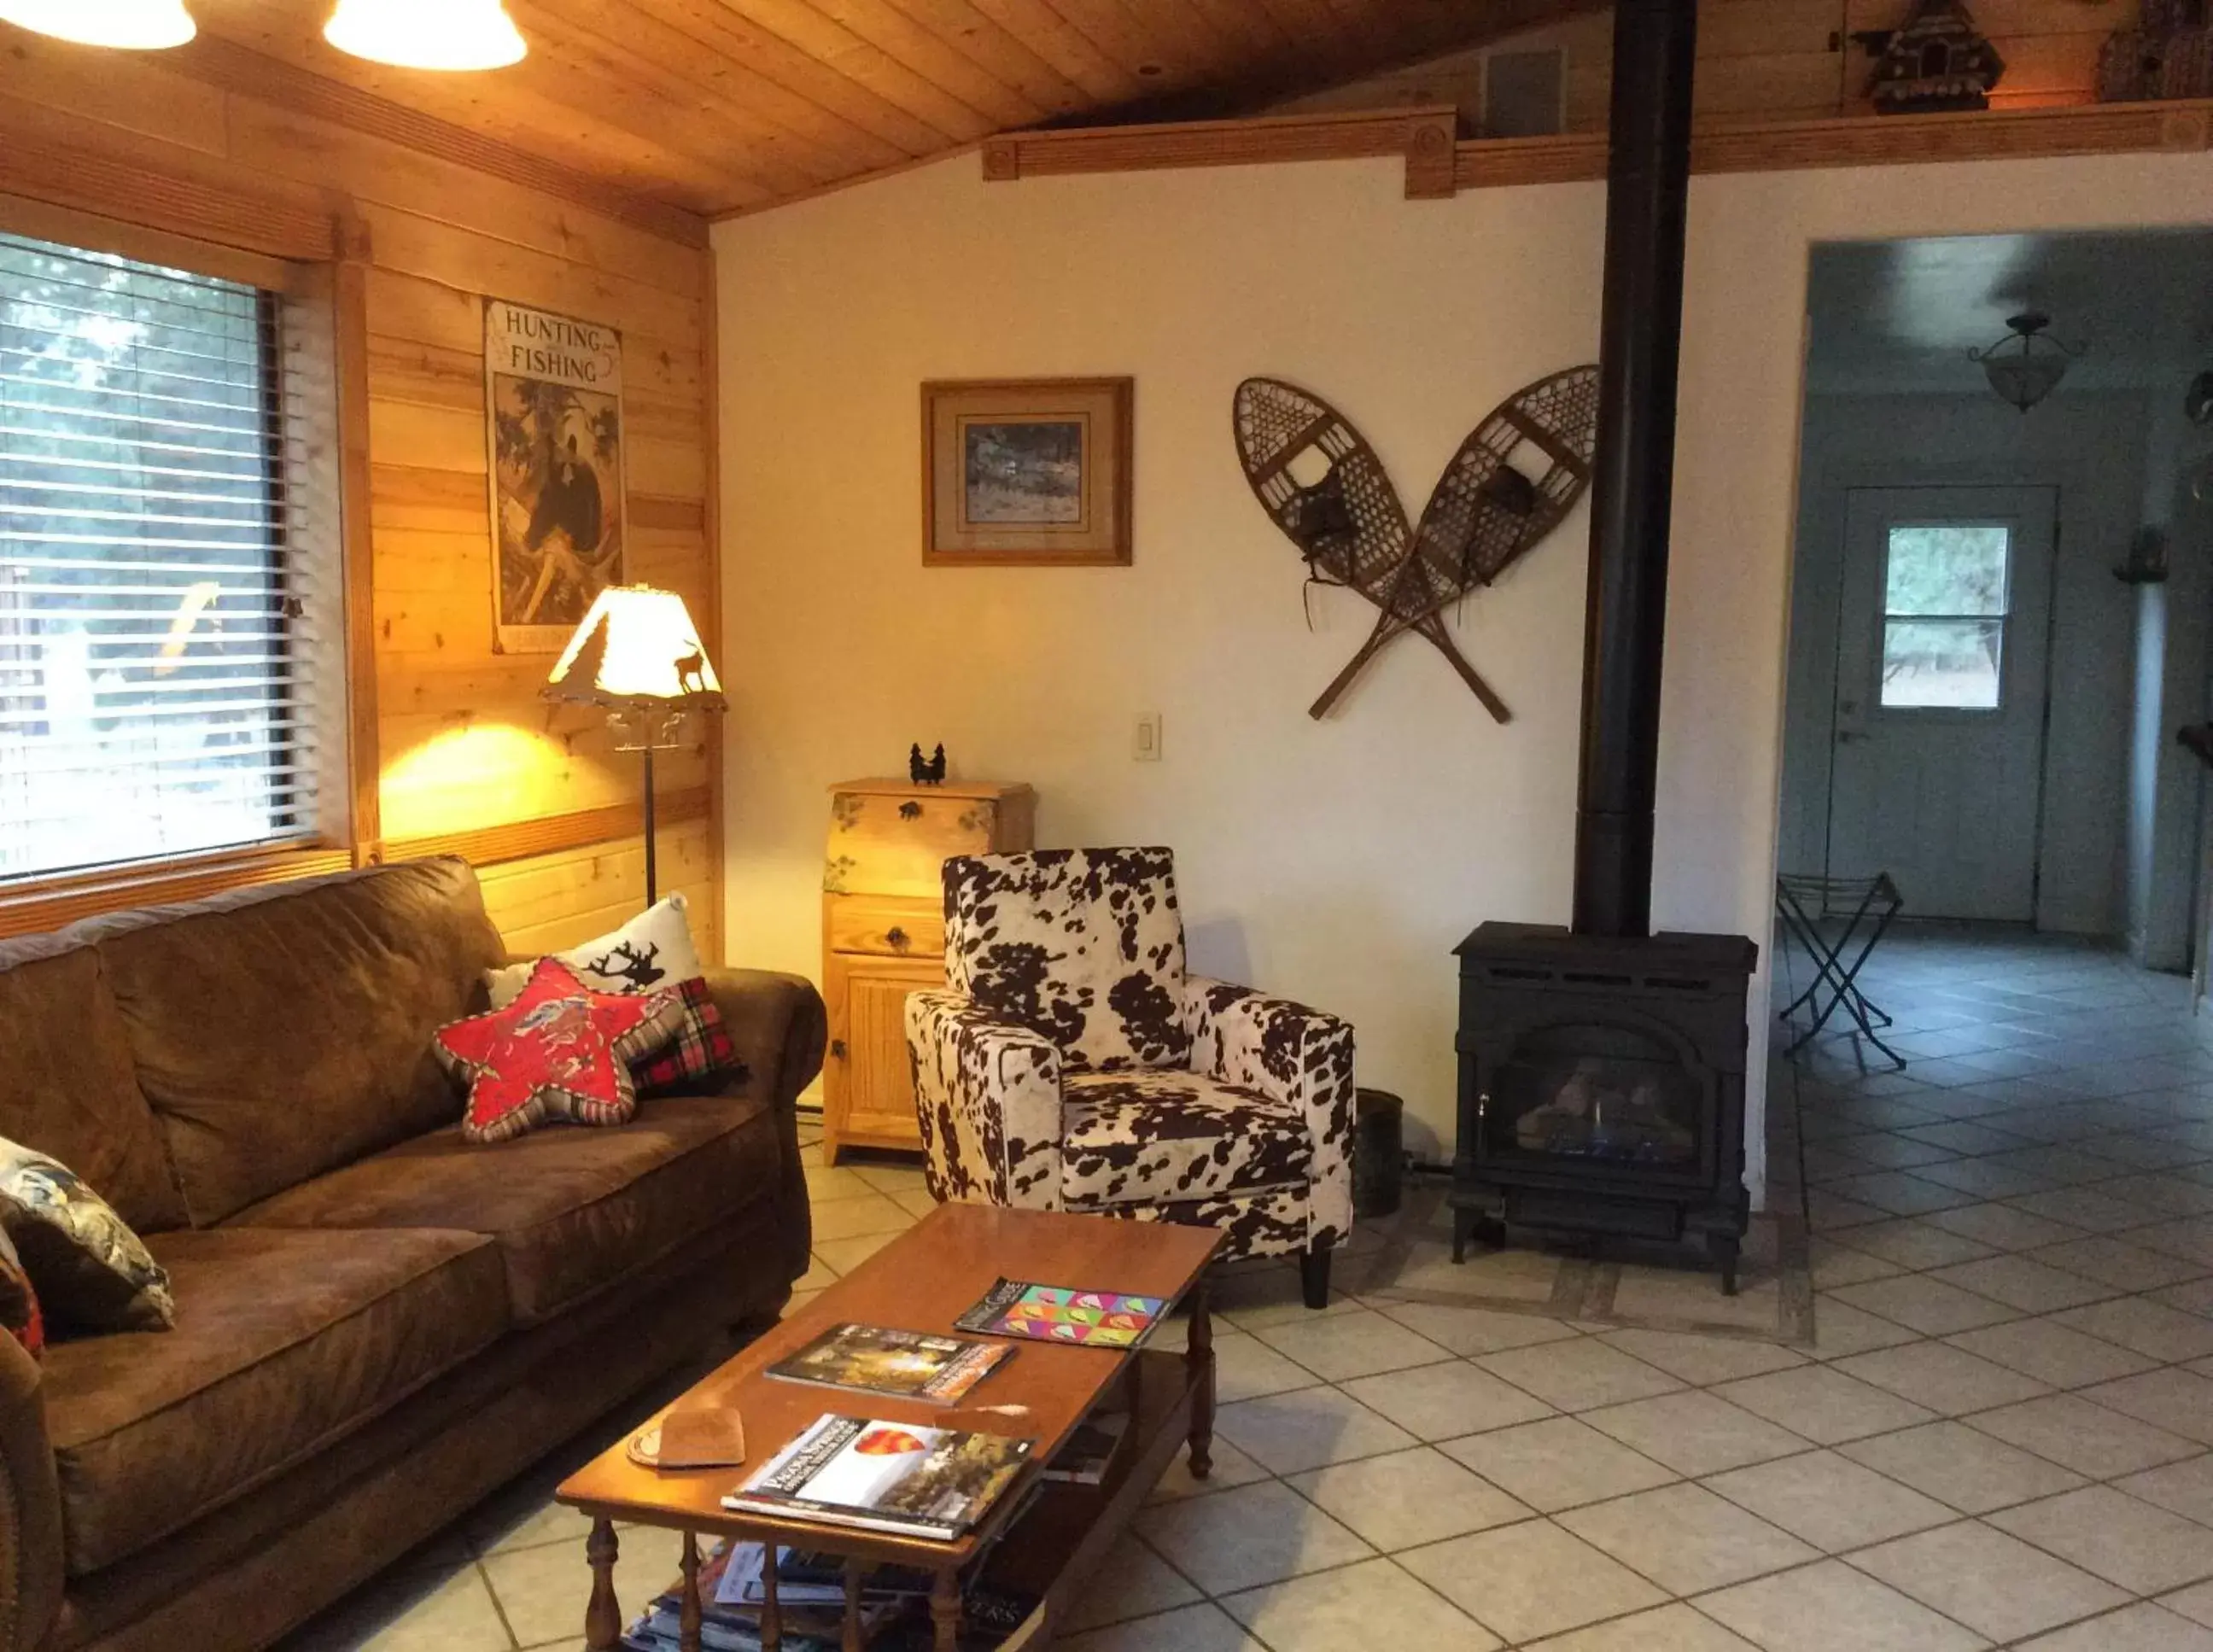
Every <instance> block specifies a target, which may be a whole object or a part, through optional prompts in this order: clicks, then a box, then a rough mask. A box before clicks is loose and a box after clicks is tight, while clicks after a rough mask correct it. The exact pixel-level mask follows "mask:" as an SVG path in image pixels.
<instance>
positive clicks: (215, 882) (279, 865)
mask: <svg viewBox="0 0 2213 1652" xmlns="http://www.w3.org/2000/svg"><path fill="white" fill-rule="evenodd" d="M353 864H354V856H353V852H352V851H351V850H346V849H318V848H295V849H277V850H259V851H256V852H254V853H252V854H247V855H238V854H230V855H223V856H210V857H207V858H204V859H201V860H197V861H171V862H168V863H163V864H162V865H160V866H158V867H142V868H138V869H125V870H120V871H119V870H117V869H113V868H111V869H107V870H105V871H101V872H94V873H88V874H85V875H81V876H77V877H63V878H58V879H57V878H41V879H40V880H39V881H38V882H37V883H36V885H35V886H32V887H25V888H23V889H21V890H19V891H16V892H15V893H5V894H0V939H5V938H8V937H10V936H19V935H41V934H44V933H45V932H46V931H47V930H58V929H63V928H65V927H67V926H68V925H70V924H74V923H76V922H77V921H78V920H79V919H81V918H87V917H98V916H99V915H100V914H101V913H102V912H114V911H127V910H129V909H130V908H132V907H137V906H165V905H170V904H172V903H174V902H177V901H186V900H198V899H203V898H204V897H205V896H208V895H216V894H222V893H224V892H225V891H227V890H230V889H247V888H252V887H255V886H257V885H259V884H265V883H286V882H290V881H291V880H293V879H294V878H312V877H320V876H322V875H326V874H328V873H332V872H345V871H351V869H352V868H353Z"/></svg>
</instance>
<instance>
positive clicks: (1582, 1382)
mask: <svg viewBox="0 0 2213 1652" xmlns="http://www.w3.org/2000/svg"><path fill="white" fill-rule="evenodd" d="M1476 1363H1477V1364H1478V1365H1480V1366H1481V1367H1482V1368H1483V1369H1484V1370H1486V1371H1488V1372H1490V1373H1491V1375H1493V1376H1499V1377H1503V1378H1505V1379H1506V1381H1509V1382H1510V1383H1512V1384H1513V1385H1514V1386H1515V1387H1517V1388H1525V1389H1527V1391H1528V1392H1529V1393H1533V1394H1535V1395H1536V1396H1537V1397H1538V1398H1539V1399H1542V1400H1545V1402H1546V1403H1548V1404H1550V1405H1556V1406H1558V1408H1559V1409H1560V1410H1562V1411H1588V1410H1590V1409H1591V1408H1592V1407H1594V1406H1597V1405H1619V1404H1621V1403H1622V1402H1623V1401H1625V1400H1631V1399H1648V1398H1649V1397H1650V1396H1651V1395H1654V1394H1661V1393H1672V1392H1673V1390H1675V1389H1677V1388H1680V1387H1682V1386H1683V1385H1682V1384H1681V1383H1680V1382H1678V1381H1676V1380H1675V1379H1674V1378H1673V1377H1671V1376H1669V1375H1667V1373H1666V1372H1665V1371H1662V1370H1661V1369H1659V1368H1658V1367H1657V1366H1652V1365H1647V1364H1646V1363H1645V1362H1643V1360H1640V1359H1632V1358H1631V1357H1630V1356H1628V1355H1627V1354H1625V1353H1623V1352H1622V1351H1621V1350H1619V1349H1616V1348H1609V1347H1607V1346H1606V1344H1604V1343H1602V1342H1599V1341H1597V1340H1595V1339H1594V1338H1582V1339H1581V1340H1579V1341H1576V1342H1553V1343H1544V1344H1539V1345H1538V1346H1537V1347H1534V1348H1514V1349H1509V1350H1506V1351H1504V1352H1503V1353H1497V1354H1485V1355H1484V1356H1481V1357H1479V1358H1478V1360H1477V1361H1476Z"/></svg>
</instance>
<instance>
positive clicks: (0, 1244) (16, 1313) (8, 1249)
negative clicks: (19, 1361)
mask: <svg viewBox="0 0 2213 1652" xmlns="http://www.w3.org/2000/svg"><path fill="white" fill-rule="evenodd" d="M0 1330H4V1331H6V1332H7V1333H8V1334H9V1336H11V1337H13V1338H15V1340H16V1341H17V1342H20V1343H21V1344H23V1351H24V1352H25V1353H27V1354H28V1355H29V1356H31V1357H32V1358H33V1359H36V1358H38V1357H39V1356H40V1355H41V1354H43V1353H45V1352H46V1320H45V1318H44V1316H42V1315H41V1314H40V1312H39V1293H38V1291H37V1289H35V1288H34V1286H33V1285H32V1283H31V1276H30V1275H29V1274H27V1273H26V1272H24V1271H23V1259H22V1258H21V1256H19V1255H17V1254H16V1253H15V1243H14V1241H11V1240H10V1239H9V1237H8V1230H7V1229H6V1228H0Z"/></svg>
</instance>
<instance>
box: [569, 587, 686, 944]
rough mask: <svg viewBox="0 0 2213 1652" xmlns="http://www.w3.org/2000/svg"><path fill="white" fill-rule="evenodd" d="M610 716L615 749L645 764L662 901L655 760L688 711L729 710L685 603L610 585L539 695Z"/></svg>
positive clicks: (649, 870)
mask: <svg viewBox="0 0 2213 1652" xmlns="http://www.w3.org/2000/svg"><path fill="white" fill-rule="evenodd" d="M540 692H541V693H543V694H544V695H545V696H546V698H547V699H549V700H576V701H581V702H582V703H583V704H587V705H597V706H601V707H604V708H605V709H606V711H607V724H608V727H610V728H613V730H614V735H615V749H616V750H617V751H619V752H641V753H644V757H645V904H646V905H649V906H650V905H653V903H654V902H655V900H656V899H659V898H660V889H659V887H658V880H657V879H656V877H655V866H654V842H653V839H654V822H653V753H654V752H655V749H656V748H659V749H662V750H667V749H668V748H669V747H674V745H675V744H676V743H677V739H676V737H677V734H678V731H679V730H680V728H681V727H682V725H683V722H684V715H685V713H686V712H687V711H694V710H715V711H719V710H722V709H724V707H725V706H726V705H727V704H728V702H727V701H725V700H724V699H723V698H722V685H721V684H720V683H718V682H716V680H715V668H714V667H713V666H711V665H710V664H708V663H707V649H706V647H705V645H704V644H703V643H701V642H700V640H699V628H698V626H696V625H693V624H692V616H691V614H690V613H688V612H686V609H685V607H684V599H683V598H682V597H680V596H679V595H677V594H676V593H675V592H674V591H657V590H655V589H654V588H652V587H651V586H649V585H610V586H609V587H607V589H605V590H603V591H601V592H600V594H599V596H598V598H597V600H594V602H593V604H592V607H591V611H590V612H589V613H587V614H585V616H584V619H583V623H582V625H578V626H577V627H576V635H575V636H574V637H570V639H569V646H568V647H567V648H565V649H563V650H562V651H561V658H560V660H559V661H558V662H557V663H556V664H555V666H554V668H553V674H552V676H551V677H548V678H547V679H546V686H545V687H544V688H543V689H541V690H540Z"/></svg>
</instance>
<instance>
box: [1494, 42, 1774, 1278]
mask: <svg viewBox="0 0 2213 1652" xmlns="http://www.w3.org/2000/svg"><path fill="white" fill-rule="evenodd" d="M1697 37H1698V0H1619V3H1618V4H1617V5H1616V6H1615V8H1614V43H1613V64H1614V69H1613V118H1612V128H1611V131H1612V137H1611V159H1610V162H1609V166H1608V174H1607V177H1608V182H1607V192H1606V303H1605V314H1604V318H1603V320H1602V323H1601V345H1600V357H1599V361H1600V383H1599V425H1598V455H1597V463H1596V466H1595V471H1594V476H1593V479H1592V486H1591V517H1592V522H1591V554H1590V603H1589V610H1588V617H1587V619H1586V625H1585V631H1584V640H1583V723H1582V775H1581V786H1580V794H1579V797H1578V802H1577V810H1576V889H1575V924H1574V927H1573V928H1572V929H1554V928H1548V927H1541V926H1537V925H1531V924H1484V925H1483V926H1482V927H1481V928H1479V929H1478V930H1476V931H1475V933H1474V934H1473V935H1471V936H1469V937H1468V938H1467V940H1466V942H1462V943H1461V945H1460V948H1458V952H1459V955H1460V1034H1459V1039H1458V1045H1459V1050H1460V1118H1459V1137H1460V1139H1459V1143H1458V1147H1457V1150H1456V1151H1455V1153H1454V1164H1453V1170H1454V1175H1453V1192H1452V1204H1453V1211H1454V1231H1453V1252H1454V1259H1455V1260H1457V1259H1460V1257H1462V1256H1463V1255H1464V1254H1465V1253H1466V1244H1467V1241H1468V1239H1469V1237H1470V1236H1471V1235H1472V1234H1477V1233H1478V1232H1480V1233H1481V1234H1483V1235H1484V1237H1486V1238H1487V1239H1490V1240H1491V1241H1493V1242H1497V1241H1502V1240H1503V1224H1505V1223H1515V1224H1518V1225H1522V1226H1527V1227H1531V1228H1539V1229H1545V1230H1550V1231H1553V1232H1565V1233H1570V1234H1591V1235H1599V1234H1626V1235H1635V1236H1638V1237H1643V1238H1647V1239H1658V1240H1676V1239H1680V1238H1683V1237H1685V1236H1686V1235H1697V1236H1702V1237H1703V1238H1704V1241H1705V1242H1706V1244H1707V1246H1708V1247H1709V1249H1710V1251H1711V1253H1712V1254H1713V1256H1714V1258H1715V1259H1716V1261H1717V1262H1718V1263H1719V1264H1720V1265H1721V1269H1722V1288H1723V1289H1726V1290H1728V1291H1731V1292H1734V1290H1735V1289H1736V1261H1737V1253H1738V1251H1739V1248H1740V1244H1741V1239H1742V1236H1743V1234H1744V1231H1745V1226H1746V1222H1747V1211H1748V1209H1749V1204H1748V1201H1747V1197H1746V1193H1745V1187H1744V1134H1745V1119H1744V1100H1745V1094H1744V1092H1745V1071H1744V1066H1745V1045H1746V1019H1745V1000H1746V995H1747V990H1748V989H1749V987H1750V984H1751V979H1752V973H1753V966H1754V965H1755V963H1756V962H1757V960H1758V958H1759V949H1758V948H1756V947H1754V946H1753V943H1752V942H1750V941H1747V940H1745V939H1743V938H1742V937H1741V936H1708V935H1658V936H1655V935H1653V934H1651V933H1650V919H1651V906H1652V810H1653V799H1654V795H1655V777H1656V773H1657V770H1658V765H1659V753H1660V666H1661V642H1662V637H1663V634H1664V631H1665V626H1666V620H1667V533H1668V517H1669V515H1670V513H1671V511H1672V509H1673V476H1674V463H1675V387H1676V369H1677V363H1678V358H1679V357H1680V353H1681V344H1682V318H1683V239H1684V227H1685V219H1686V209H1687V204H1688V201H1689V195H1690V169H1691V81H1692V67H1693V64H1694V63H1695V61H1696V56H1697Z"/></svg>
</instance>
